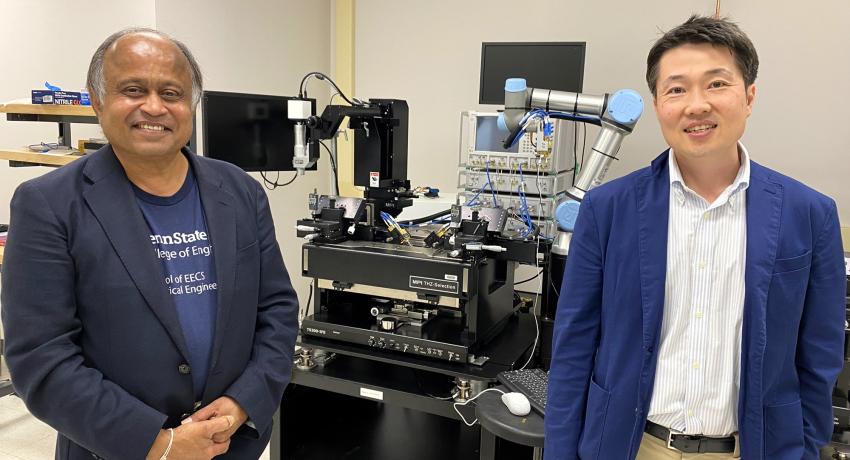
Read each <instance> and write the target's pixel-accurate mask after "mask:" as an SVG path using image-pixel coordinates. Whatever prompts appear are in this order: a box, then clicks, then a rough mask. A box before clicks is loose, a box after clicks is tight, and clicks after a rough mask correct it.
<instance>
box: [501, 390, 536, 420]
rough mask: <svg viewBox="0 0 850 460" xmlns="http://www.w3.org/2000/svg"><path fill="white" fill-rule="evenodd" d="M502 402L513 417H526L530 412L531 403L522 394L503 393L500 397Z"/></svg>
mask: <svg viewBox="0 0 850 460" xmlns="http://www.w3.org/2000/svg"><path fill="white" fill-rule="evenodd" d="M502 402H503V403H504V404H505V406H506V407H507V408H508V411H510V413H512V414H514V415H520V416H522V415H528V413H529V412H531V403H530V402H528V398H527V397H525V395H524V394H522V393H516V392H513V393H505V394H503V395H502Z"/></svg>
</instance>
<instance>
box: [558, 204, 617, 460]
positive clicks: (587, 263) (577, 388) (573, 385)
mask: <svg viewBox="0 0 850 460" xmlns="http://www.w3.org/2000/svg"><path fill="white" fill-rule="evenodd" d="M602 260H603V258H602V246H601V243H600V237H599V231H598V226H597V221H596V217H595V215H594V209H593V201H592V198H591V196H588V197H586V198H585V200H584V202H583V203H582V205H581V207H580V209H579V215H578V218H577V220H576V227H575V231H574V233H573V237H572V241H571V242H570V252H569V255H568V257H567V266H566V269H565V274H564V280H563V283H562V285H561V291H560V294H561V295H560V298H559V300H558V309H557V313H556V315H555V327H554V332H553V338H552V363H551V367H550V369H549V396H548V402H547V404H546V417H545V421H544V423H545V449H544V454H545V458H546V459H558V460H572V459H577V458H578V453H577V450H578V442H579V437H580V435H581V433H582V431H583V429H584V418H585V406H586V403H587V392H588V386H589V382H590V379H591V371H592V368H593V360H594V355H595V353H596V348H597V346H598V343H599V329H600V318H601V301H602V269H603V266H602Z"/></svg>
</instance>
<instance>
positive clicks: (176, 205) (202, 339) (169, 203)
mask: <svg viewBox="0 0 850 460" xmlns="http://www.w3.org/2000/svg"><path fill="white" fill-rule="evenodd" d="M133 190H134V192H135V194H136V201H137V202H138V203H139V208H141V210H142V214H143V215H144V217H145V220H146V221H147V223H148V227H149V228H150V232H151V233H150V244H152V245H153V249H154V250H155V251H156V254H157V257H158V258H159V260H160V261H161V262H162V268H163V272H164V273H165V279H164V280H163V285H164V287H165V288H166V289H168V292H169V293H170V294H171V298H172V299H174V305H175V307H176V308H177V318H178V319H179V320H180V326H181V327H182V329H183V336H184V338H185V339H186V346H187V347H188V353H189V365H190V366H191V375H192V383H193V385H194V389H195V397H196V400H198V401H200V400H201V395H202V394H203V391H204V386H205V385H206V379H207V373H208V371H209V366H210V354H211V352H212V342H213V335H214V333H215V322H216V313H217V311H218V285H217V283H216V272H215V260H214V258H213V250H212V249H213V248H212V241H210V239H209V233H208V232H207V225H206V219H205V216H204V208H203V207H202V206H201V196H200V193H199V192H198V187H197V184H196V182H195V175H194V173H193V171H192V168H191V167H190V168H189V172H188V173H187V174H186V180H185V181H184V183H183V186H182V187H181V188H180V190H178V191H177V193H175V194H174V195H173V196H169V197H160V196H156V195H151V194H149V193H146V192H145V191H143V190H141V189H139V188H138V187H136V186H133Z"/></svg>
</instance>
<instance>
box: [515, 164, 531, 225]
mask: <svg viewBox="0 0 850 460" xmlns="http://www.w3.org/2000/svg"><path fill="white" fill-rule="evenodd" d="M519 182H520V183H519V186H518V187H517V192H519V200H520V203H521V204H520V213H521V217H522V218H523V221H524V222H525V226H526V227H527V228H526V230H525V231H523V232H522V233H521V235H522V236H523V237H525V236H528V235H529V234H531V232H532V231H533V229H534V224H533V223H532V222H531V214H529V212H528V200H527V199H526V196H525V191H524V190H523V188H522V186H523V184H525V177H524V175H523V173H522V163H520V164H519Z"/></svg>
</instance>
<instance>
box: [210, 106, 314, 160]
mask: <svg viewBox="0 0 850 460" xmlns="http://www.w3.org/2000/svg"><path fill="white" fill-rule="evenodd" d="M290 99H293V98H291V97H284V96H266V95H261V94H240V93H226V92H221V91H204V94H203V101H202V104H203V106H202V110H203V131H204V132H203V136H204V156H206V157H209V158H215V159H218V160H223V161H227V162H229V163H233V164H235V165H236V166H239V167H240V168H242V169H244V170H245V171H294V170H295V168H293V167H292V156H293V153H294V151H293V150H294V146H295V133H294V132H293V122H292V120H290V119H289V118H288V117H287V105H286V103H287V101H288V100H290ZM310 103H311V104H312V106H313V112H314V113H315V111H316V100H315V99H310ZM310 148H311V149H318V148H319V146H318V144H316V143H313V144H311V145H310ZM309 169H311V170H315V169H316V166H315V165H313V167H311V168H309Z"/></svg>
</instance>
